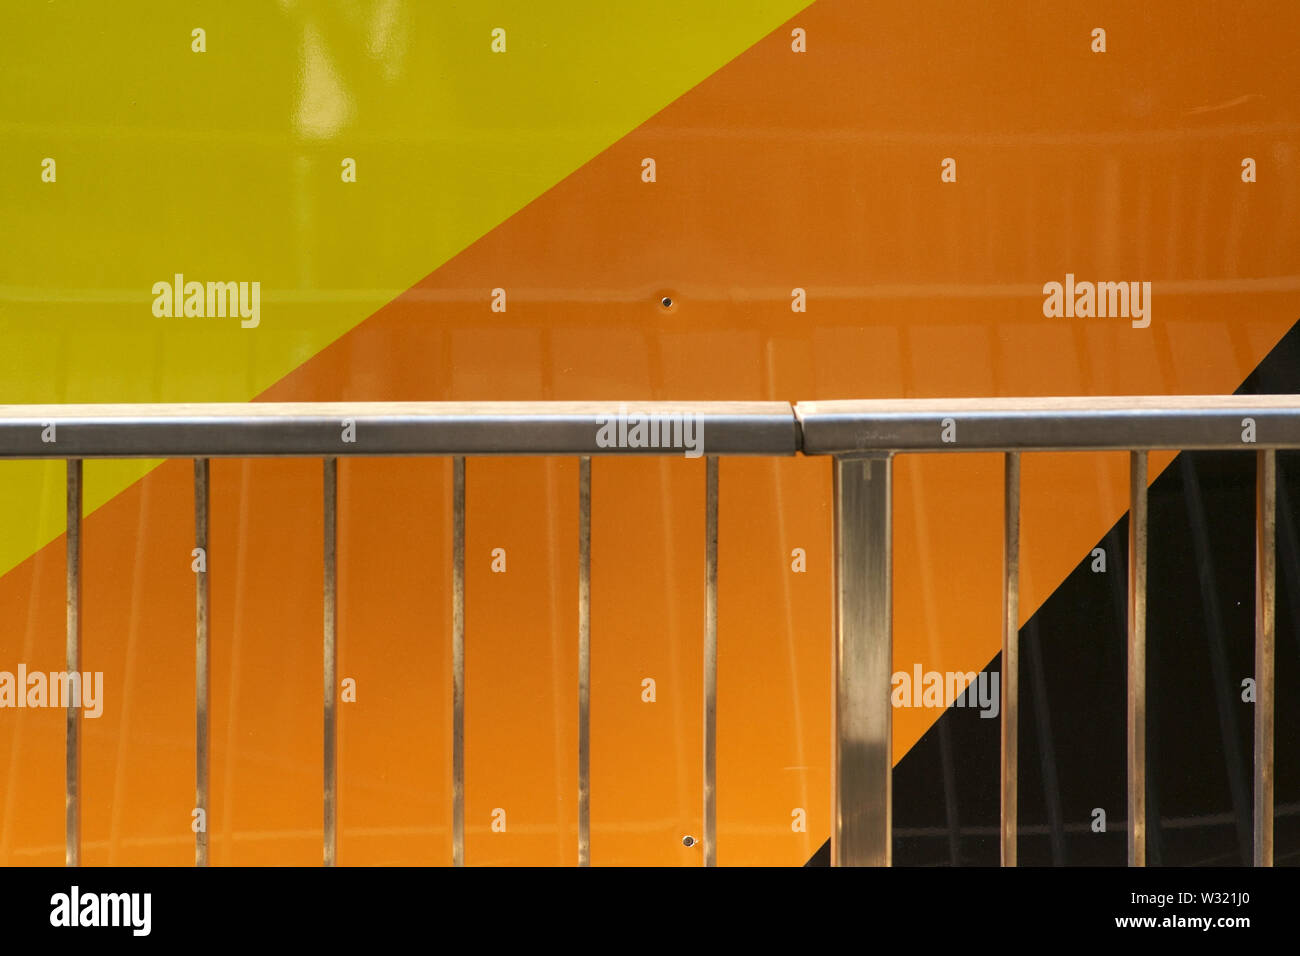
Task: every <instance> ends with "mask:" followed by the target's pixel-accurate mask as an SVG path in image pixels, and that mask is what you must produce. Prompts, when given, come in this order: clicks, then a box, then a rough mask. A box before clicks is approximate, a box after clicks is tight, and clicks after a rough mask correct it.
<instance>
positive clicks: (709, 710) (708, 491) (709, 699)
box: [704, 455, 718, 866]
mask: <svg viewBox="0 0 1300 956" xmlns="http://www.w3.org/2000/svg"><path fill="white" fill-rule="evenodd" d="M705 471H706V474H705V489H704V499H705V504H704V510H705V516H704V865H705V866H717V865H718V797H717V784H718V458H717V456H716V455H710V456H709V457H708V460H707V464H706V466H705Z"/></svg>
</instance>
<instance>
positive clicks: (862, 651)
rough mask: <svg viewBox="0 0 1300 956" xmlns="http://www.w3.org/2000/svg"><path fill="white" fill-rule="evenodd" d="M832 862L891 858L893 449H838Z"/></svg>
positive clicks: (874, 862)
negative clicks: (852, 453) (859, 452)
mask: <svg viewBox="0 0 1300 956" xmlns="http://www.w3.org/2000/svg"><path fill="white" fill-rule="evenodd" d="M833 468H834V473H833V474H834V491H833V496H834V503H835V504H834V507H835V528H834V548H835V635H834V640H833V667H834V672H833V678H832V693H833V694H834V701H835V703H834V734H835V739H834V741H833V744H832V748H833V749H832V758H831V773H832V780H831V865H832V866H889V865H890V861H891V859H892V813H893V796H892V771H893V764H892V750H891V739H890V735H891V733H892V716H893V715H892V713H891V711H890V676H891V674H892V668H893V526H892V525H893V521H892V489H891V483H892V468H893V460H892V456H891V455H887V454H886V455H873V456H870V457H854V458H846V457H836V458H835V461H834V465H833Z"/></svg>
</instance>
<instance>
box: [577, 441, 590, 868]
mask: <svg viewBox="0 0 1300 956" xmlns="http://www.w3.org/2000/svg"><path fill="white" fill-rule="evenodd" d="M578 866H591V458H590V457H588V456H587V455H583V456H582V457H581V458H579V459H578Z"/></svg>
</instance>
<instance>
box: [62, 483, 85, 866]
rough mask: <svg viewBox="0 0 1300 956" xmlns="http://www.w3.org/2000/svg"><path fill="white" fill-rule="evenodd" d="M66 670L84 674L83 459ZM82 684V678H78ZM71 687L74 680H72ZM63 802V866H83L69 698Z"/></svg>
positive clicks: (71, 492)
mask: <svg viewBox="0 0 1300 956" xmlns="http://www.w3.org/2000/svg"><path fill="white" fill-rule="evenodd" d="M67 515H68V519H67V520H68V526H67V527H68V533H67V539H68V540H67V546H68V550H67V577H68V595H67V612H68V634H67V671H68V675H69V678H71V675H73V674H77V675H80V673H81V459H80V458H69V459H68V485H67ZM77 680H78V682H80V677H78V678H77ZM69 686H71V679H70V680H69ZM65 755H66V765H65V771H66V774H65V780H66V791H65V803H64V811H65V818H64V851H63V858H64V863H65V864H66V865H67V866H80V865H81V701H80V700H78V699H74V697H73V695H69V697H68V710H67V741H66V751H65Z"/></svg>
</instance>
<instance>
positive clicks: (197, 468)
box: [194, 458, 211, 866]
mask: <svg viewBox="0 0 1300 956" xmlns="http://www.w3.org/2000/svg"><path fill="white" fill-rule="evenodd" d="M208 475H209V469H208V459H206V458H196V459H194V547H195V548H196V549H197V550H198V552H199V558H198V560H199V564H198V565H196V567H197V570H196V571H195V573H194V806H195V808H196V809H198V810H200V811H201V812H202V817H201V823H202V826H200V827H199V829H198V830H196V831H195V833H194V865H195V866H207V865H208V825H209V823H210V822H211V821H209V820H208V763H209V758H208V732H209V717H208V714H209V690H208V686H209V672H210V667H209V661H208Z"/></svg>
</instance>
